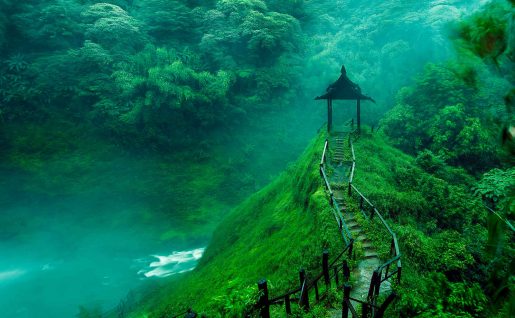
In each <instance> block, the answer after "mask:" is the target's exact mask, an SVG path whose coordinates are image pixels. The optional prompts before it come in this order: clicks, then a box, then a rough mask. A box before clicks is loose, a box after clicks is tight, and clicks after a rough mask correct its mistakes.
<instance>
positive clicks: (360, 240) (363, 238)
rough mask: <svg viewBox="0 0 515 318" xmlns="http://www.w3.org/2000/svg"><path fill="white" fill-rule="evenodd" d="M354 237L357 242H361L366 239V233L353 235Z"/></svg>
mask: <svg viewBox="0 0 515 318" xmlns="http://www.w3.org/2000/svg"><path fill="white" fill-rule="evenodd" d="M353 237H354V240H356V241H357V242H363V241H364V240H366V239H367V237H366V235H363V234H361V235H353Z"/></svg>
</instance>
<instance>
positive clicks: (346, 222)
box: [345, 220, 359, 228]
mask: <svg viewBox="0 0 515 318" xmlns="http://www.w3.org/2000/svg"><path fill="white" fill-rule="evenodd" d="M345 224H347V226H348V227H349V228H352V227H355V226H356V225H357V226H359V224H358V222H356V221H355V220H352V221H351V220H349V221H347V220H346V221H345Z"/></svg>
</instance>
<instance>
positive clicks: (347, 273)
mask: <svg viewBox="0 0 515 318" xmlns="http://www.w3.org/2000/svg"><path fill="white" fill-rule="evenodd" d="M343 279H344V280H345V281H346V282H348V281H349V279H350V268H349V265H348V264H347V260H343Z"/></svg>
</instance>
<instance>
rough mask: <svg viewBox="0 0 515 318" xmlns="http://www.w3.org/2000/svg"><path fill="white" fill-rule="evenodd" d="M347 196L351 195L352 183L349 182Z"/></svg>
mask: <svg viewBox="0 0 515 318" xmlns="http://www.w3.org/2000/svg"><path fill="white" fill-rule="evenodd" d="M348 195H349V197H350V196H351V195H352V183H350V182H349V193H348Z"/></svg>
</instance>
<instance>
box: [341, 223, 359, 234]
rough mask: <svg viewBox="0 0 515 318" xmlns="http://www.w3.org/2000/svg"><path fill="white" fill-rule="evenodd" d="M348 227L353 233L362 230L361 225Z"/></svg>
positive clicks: (356, 224)
mask: <svg viewBox="0 0 515 318" xmlns="http://www.w3.org/2000/svg"><path fill="white" fill-rule="evenodd" d="M345 223H347V222H345ZM348 227H349V230H351V232H352V231H354V230H356V231H357V230H361V225H359V224H358V223H355V224H353V225H352V226H349V225H348Z"/></svg>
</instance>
